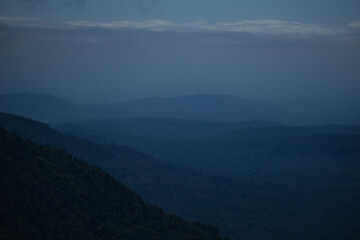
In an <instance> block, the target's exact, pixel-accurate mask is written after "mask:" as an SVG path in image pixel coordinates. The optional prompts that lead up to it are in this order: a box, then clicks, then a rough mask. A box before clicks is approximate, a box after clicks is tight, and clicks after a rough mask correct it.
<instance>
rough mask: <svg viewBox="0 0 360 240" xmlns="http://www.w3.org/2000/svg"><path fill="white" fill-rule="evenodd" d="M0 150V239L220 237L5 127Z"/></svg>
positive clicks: (209, 228) (213, 239)
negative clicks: (149, 202) (151, 204)
mask: <svg viewBox="0 0 360 240" xmlns="http://www.w3.org/2000/svg"><path fill="white" fill-rule="evenodd" d="M0 149H1V151H0V166H1V167H0V174H1V181H0V192H1V196H0V215H1V220H0V238H1V239H4V240H7V239H9V240H10V239H37V240H41V239H94V240H95V239H109V240H110V239H124V240H126V239H129V240H131V239H154V240H155V239H164V240H165V239H178V240H180V239H204V240H205V239H208V240H220V239H221V238H220V237H219V235H218V231H217V229H216V228H215V227H212V226H209V225H202V224H200V223H188V222H185V221H183V220H181V219H180V218H179V217H177V216H176V215H169V214H167V213H164V212H163V210H162V209H161V208H159V207H157V206H150V205H147V204H146V203H145V202H144V201H143V200H142V199H141V198H140V197H139V196H138V195H137V194H135V193H134V192H133V191H131V190H130V189H128V188H127V187H125V186H124V185H123V184H121V183H119V182H117V181H116V180H115V179H114V178H113V177H111V176H109V175H108V174H106V173H104V172H102V171H101V170H100V169H99V168H97V167H94V166H90V165H89V164H86V163H85V162H82V161H79V160H77V159H73V158H72V157H71V156H70V155H69V154H67V153H66V152H65V151H63V150H58V149H54V148H50V147H43V146H39V145H36V144H34V143H32V142H31V141H28V140H24V139H21V138H20V137H18V136H16V135H14V134H9V133H7V132H6V131H5V130H3V129H0Z"/></svg>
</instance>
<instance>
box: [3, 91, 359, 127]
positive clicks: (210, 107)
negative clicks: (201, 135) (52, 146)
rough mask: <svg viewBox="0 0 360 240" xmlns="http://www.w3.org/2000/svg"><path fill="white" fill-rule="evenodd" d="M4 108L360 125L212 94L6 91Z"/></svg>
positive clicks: (79, 115)
mask: <svg viewBox="0 0 360 240" xmlns="http://www.w3.org/2000/svg"><path fill="white" fill-rule="evenodd" d="M340 110H341V111H340ZM0 111H1V112H7V113H11V114H16V115H21V116H26V117H29V118H32V119H35V120H39V121H42V122H48V123H51V124H61V123H65V122H72V121H81V120H88V119H113V118H135V117H155V118H180V119H187V120H199V121H220V122H238V121H252V120H260V121H273V122H279V123H282V124H318V123H360V113H358V112H351V113H349V112H346V113H345V112H344V111H345V110H343V109H338V108H331V107H322V106H315V105H314V104H310V103H304V102H295V103H294V102H293V101H277V102H273V101H261V100H250V99H244V98H241V97H237V96H231V95H213V94H195V95H186V96H178V97H170V98H161V97H150V98H142V99H135V100H131V101H123V102H115V103H114V102H113V103H106V104H104V103H102V104H100V103H99V104H77V103H74V102H71V101H66V100H62V99H59V98H56V97H53V96H51V95H46V94H32V93H26V94H24V93H23V94H7V95H1V96H0ZM340 112H341V113H342V114H339V113H340Z"/></svg>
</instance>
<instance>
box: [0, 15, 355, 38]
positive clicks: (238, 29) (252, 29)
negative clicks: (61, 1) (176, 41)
mask: <svg viewBox="0 0 360 240" xmlns="http://www.w3.org/2000/svg"><path fill="white" fill-rule="evenodd" d="M1 23H2V24H4V25H10V26H18V27H38V28H50V29H51V28H63V29H107V30H131V29H133V30H146V31H154V32H164V31H169V32H211V33H214V32H215V33H245V34H252V35H256V36H275V37H285V38H292V39H297V38H301V39H307V38H312V37H323V38H338V37H339V38H341V37H343V38H345V37H349V36H351V35H352V33H354V32H356V31H354V28H358V27H359V26H360V21H359V22H353V23H350V24H349V25H348V26H344V27H328V26H322V25H317V24H308V23H301V22H295V21H283V20H277V19H262V20H243V21H237V22H219V23H208V22H206V21H204V20H199V21H196V22H189V23H176V22H172V21H167V20H161V19H150V20H145V21H111V22H96V21H62V22H47V21H42V20H38V19H33V18H22V17H1V16H0V24H1Z"/></svg>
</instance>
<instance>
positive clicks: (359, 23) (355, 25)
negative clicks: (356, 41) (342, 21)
mask: <svg viewBox="0 0 360 240" xmlns="http://www.w3.org/2000/svg"><path fill="white" fill-rule="evenodd" d="M348 26H349V27H351V28H358V29H360V20H359V21H356V22H351V23H349V25H348Z"/></svg>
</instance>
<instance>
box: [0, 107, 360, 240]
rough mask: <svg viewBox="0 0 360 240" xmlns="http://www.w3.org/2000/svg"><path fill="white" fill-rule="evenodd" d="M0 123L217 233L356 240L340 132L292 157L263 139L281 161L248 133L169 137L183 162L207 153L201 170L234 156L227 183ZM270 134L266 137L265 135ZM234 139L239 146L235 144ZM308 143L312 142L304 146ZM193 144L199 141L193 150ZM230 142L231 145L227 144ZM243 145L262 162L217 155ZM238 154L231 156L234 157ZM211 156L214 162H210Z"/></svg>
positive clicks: (45, 129)
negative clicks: (98, 169) (214, 228)
mask: <svg viewBox="0 0 360 240" xmlns="http://www.w3.org/2000/svg"><path fill="white" fill-rule="evenodd" d="M142 121H143V120H142ZM160 122H161V121H160ZM0 126H3V127H5V128H6V129H8V130H10V131H14V132H16V133H18V134H19V135H22V136H24V137H26V138H31V139H33V140H34V141H36V142H39V143H42V144H44V145H50V146H58V148H62V149H66V150H67V151H69V152H70V153H72V154H73V155H74V156H75V157H77V158H79V159H82V160H86V161H88V162H89V163H91V164H94V165H97V166H99V167H101V168H102V169H103V170H105V171H106V172H108V173H110V174H111V175H112V176H114V177H115V178H117V179H118V180H120V181H121V182H123V183H124V184H125V185H126V186H128V187H130V188H131V189H134V190H135V192H137V193H139V194H140V195H141V196H142V197H143V198H144V199H145V201H147V202H149V203H151V204H156V205H159V206H161V207H163V208H164V209H165V210H166V211H168V212H172V213H176V214H178V215H180V216H181V217H183V218H185V219H187V220H192V221H195V220H200V221H201V222H204V223H207V224H214V225H218V226H219V230H220V233H221V234H222V235H223V236H228V237H231V238H232V239H234V240H238V239H250V240H260V239H269V240H272V239H286V240H292V239H334V240H337V239H358V238H359V237H360V232H359V229H360V226H359V223H360V219H359V216H360V214H358V213H359V212H360V209H359V205H358V199H359V197H360V192H359V189H360V188H359V186H360V179H359V175H358V172H359V168H360V167H359V161H358V157H357V155H356V154H357V152H355V154H352V153H351V152H352V151H353V149H356V147H357V136H352V135H349V136H347V135H342V134H340V135H338V134H335V136H332V133H328V134H326V135H325V136H322V135H321V134H320V135H311V134H310V135H308V134H305V136H300V139H297V140H296V141H300V143H304V144H305V145H304V144H302V145H301V146H302V147H301V148H299V149H296V148H295V150H297V152H296V151H295V152H294V154H292V152H293V148H291V147H292V146H296V144H295V145H293V144H294V143H296V141H295V142H290V144H288V145H286V141H285V145H282V144H278V143H279V142H278V141H277V142H274V145H272V139H269V141H268V142H267V143H266V142H263V143H266V145H265V146H270V148H269V150H271V151H270V153H271V152H273V153H276V151H273V150H276V147H281V146H283V149H281V148H278V149H277V150H278V152H277V153H276V154H278V153H283V154H285V155H283V156H282V157H281V158H280V161H273V160H276V159H277V158H276V154H274V155H272V156H271V158H269V159H268V158H267V157H266V154H264V153H266V152H263V149H262V148H261V147H262V146H261V145H260V146H258V145H257V142H251V141H250V142H247V141H245V140H246V138H247V137H246V136H245V138H243V139H241V134H239V132H236V130H234V131H231V132H230V133H224V134H225V135H224V140H225V139H228V140H231V141H228V140H226V141H222V140H221V138H220V143H221V144H220V145H217V143H218V142H216V141H218V140H219V139H218V137H216V138H215V140H216V139H218V140H216V141H215V143H216V144H214V142H213V141H214V140H211V141H209V140H208V139H207V138H205V140H204V139H197V140H195V141H194V140H189V139H187V140H181V141H178V140H176V141H174V140H171V141H174V142H175V143H177V144H180V145H173V148H174V149H175V150H176V151H177V152H178V153H182V154H183V155H180V156H179V157H183V156H186V154H190V155H189V156H190V158H189V159H192V160H194V161H196V162H198V163H200V162H201V161H203V160H205V159H204V158H198V156H206V157H207V158H208V159H207V161H205V166H206V163H209V164H208V165H209V166H210V167H214V166H216V165H214V163H217V166H218V168H219V169H221V168H222V169H224V166H225V167H226V166H229V165H228V163H227V160H229V159H232V160H233V161H234V162H236V163H237V164H238V165H236V168H235V167H234V169H233V170H234V171H233V173H234V172H236V171H238V170H239V168H238V167H239V166H240V167H242V168H240V170H241V171H240V173H239V172H238V174H237V175H236V177H234V178H229V177H224V176H211V175H208V174H203V173H200V172H197V171H194V170H189V169H187V168H184V167H178V166H176V165H173V164H169V163H162V162H158V161H156V160H155V159H154V158H152V157H149V156H148V155H145V154H143V153H140V152H138V151H135V150H134V149H132V148H130V147H124V146H119V145H113V144H112V145H107V144H96V143H93V142H90V141H89V140H84V139H81V138H78V137H73V136H70V135H67V134H62V133H60V132H58V131H55V130H54V129H51V128H50V127H49V126H48V125H45V124H42V123H39V122H35V121H32V120H29V119H26V118H23V117H18V116H14V115H9V114H0ZM280 127H281V126H280ZM245 129H247V128H245ZM250 129H251V128H250ZM271 129H272V128H271ZM83 130H86V129H83ZM272 131H274V130H273V129H272V130H271V131H270V133H271V132H272ZM200 132H201V131H200ZM250 132H251V131H250ZM275 132H277V131H275ZM295 132H296V131H295ZM149 133H152V131H150V132H149ZM270 133H269V132H266V134H270ZM96 134H97V133H96ZM96 134H94V133H93V132H90V133H89V134H88V135H91V136H92V137H93V138H94V139H96V138H98V139H99V140H100V141H102V142H103V143H104V142H105V141H107V142H113V143H114V141H112V140H108V139H107V138H103V137H97V135H96ZM249 134H250V133H249ZM228 135H229V136H228ZM270 135H272V133H271V134H270ZM280 135H281V134H280ZM220 136H222V135H220ZM195 137H198V136H196V135H195ZM239 137H240V139H241V141H240V140H238V138H239ZM285 137H288V136H285ZM303 137H304V138H303ZM341 138H343V139H345V141H344V140H342V139H341ZM210 139H212V138H210ZM284 139H286V138H284ZM309 139H310V140H311V141H310V142H309V144H306V141H307V140H309ZM161 140H162V141H165V142H164V143H166V141H170V140H167V139H161ZM197 141H200V143H201V144H200V145H197V144H195V145H192V143H196V142H197ZM327 142H328V143H329V144H328V143H327ZM182 143H183V144H186V146H192V149H191V151H188V152H182V150H184V148H183V147H184V146H182V145H181V144H182ZM314 143H316V144H320V146H325V147H326V148H329V149H330V150H326V151H327V152H328V154H327V155H324V154H322V153H321V152H322V151H323V150H321V151H320V153H321V154H320V155H319V152H316V151H314V150H313V149H309V147H314V146H315V147H316V146H317V145H316V144H315V145H314ZM334 143H335V145H334ZM228 144H231V145H229V146H227V145H228ZM246 144H250V145H246ZM347 144H351V145H350V148H346V145H347ZM341 145H343V147H344V146H345V148H342V150H341V151H339V152H338V153H337V154H338V155H332V154H334V153H333V152H331V151H335V153H336V151H337V149H338V146H341ZM249 146H251V148H249V150H250V152H251V153H252V154H254V155H253V156H257V155H258V154H260V155H259V156H260V157H261V158H256V159H254V158H247V157H244V158H232V157H231V156H229V155H228V156H227V157H228V158H227V159H226V158H224V159H219V158H218V157H219V156H221V154H222V153H221V151H222V150H226V151H227V150H228V149H231V150H232V151H234V150H236V151H237V150H240V151H244V150H245V151H246V149H247V148H248V147H249ZM288 146H290V148H288ZM166 147H167V146H166V145H164V146H161V145H160V146H157V148H158V149H159V150H161V149H163V150H164V151H166ZM272 147H275V148H272ZM272 149H273V150H272ZM284 149H285V151H283V150H284ZM304 149H305V150H306V151H307V149H309V151H307V152H306V151H305V153H309V154H307V155H305V157H303V156H304V155H301V154H302V153H301V151H303V150H304ZM340 149H341V148H340ZM299 150H301V151H300V152H299ZM315 150H316V149H315ZM226 151H225V152H224V153H226ZM236 151H235V152H234V153H235V154H237V153H238V152H236ZM289 153H290V155H289ZM343 153H345V155H343ZM165 154H166V152H165ZM213 154H217V155H213ZM299 154H300V155H299ZM223 156H224V155H223ZM284 156H285V157H284ZM230 157H231V158H230ZM287 157H289V158H287ZM216 159H218V160H217V161H212V160H216ZM164 160H165V161H166V159H164ZM263 160H265V161H263ZM283 163H286V165H284V167H282V165H281V164H283ZM202 167H204V166H202ZM208 170H209V169H208ZM262 170H266V171H262ZM269 174H271V175H269ZM282 174H283V175H282ZM268 176H271V178H268ZM309 223H311V224H309Z"/></svg>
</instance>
